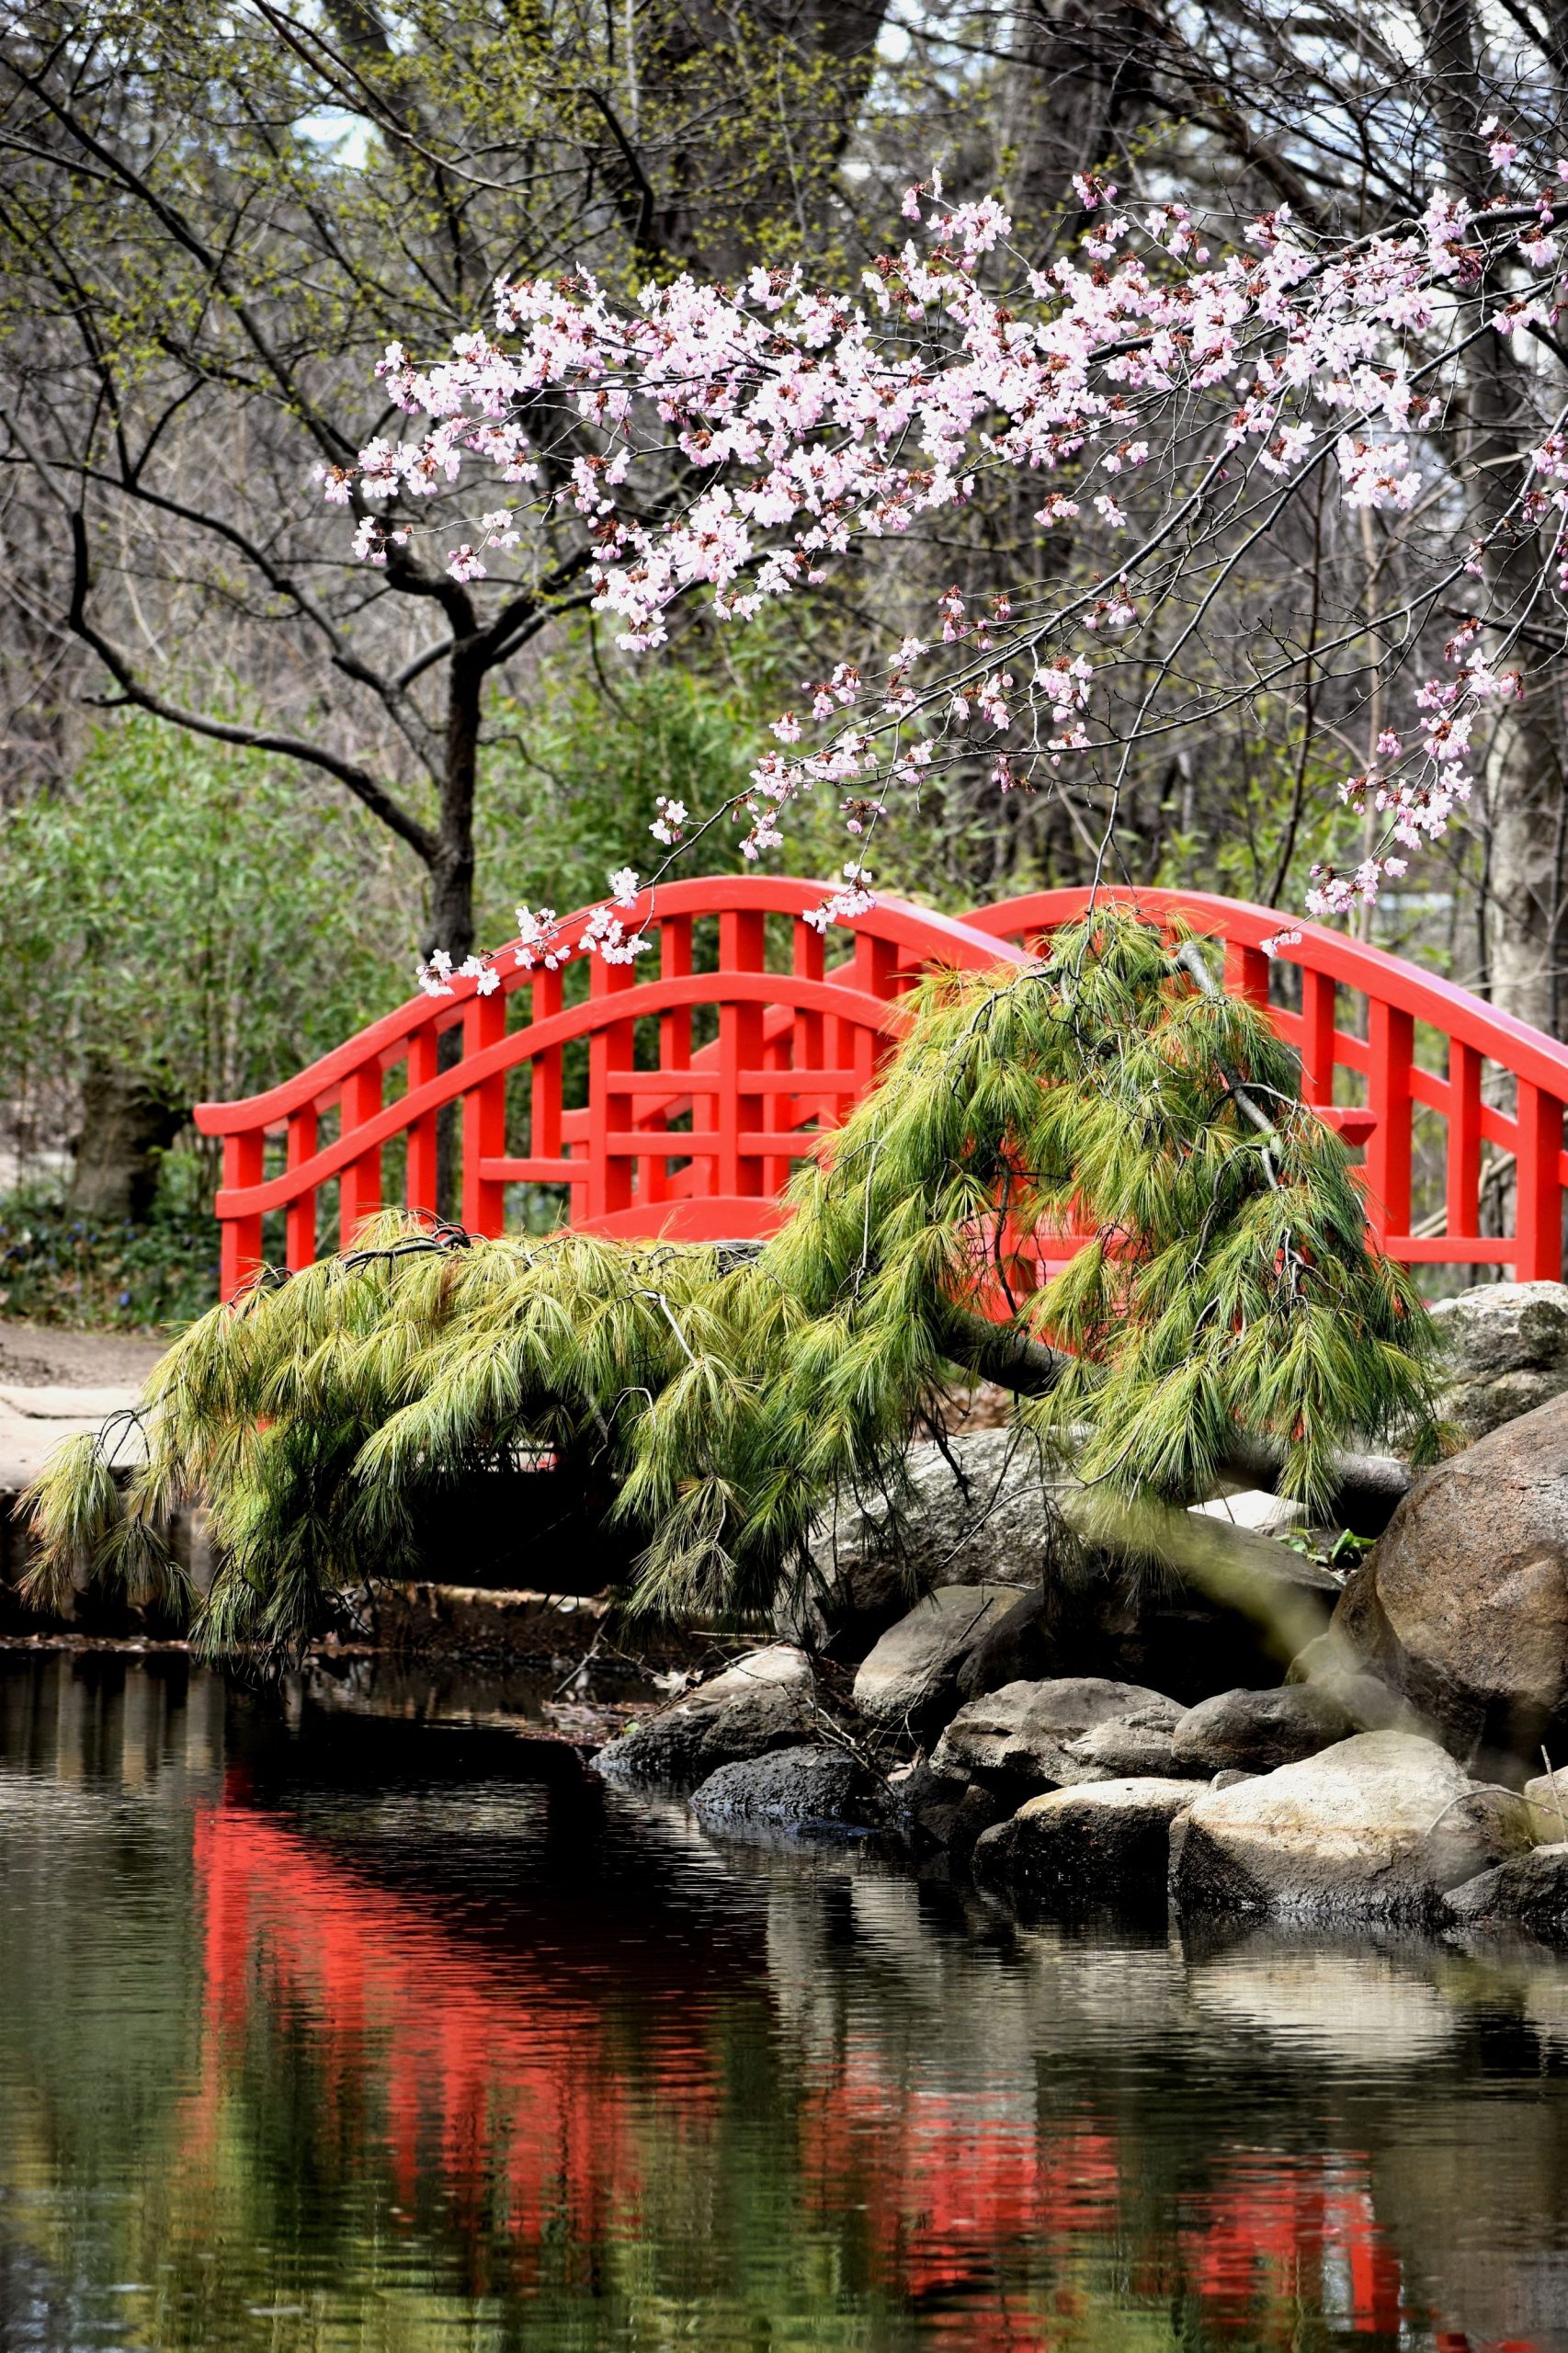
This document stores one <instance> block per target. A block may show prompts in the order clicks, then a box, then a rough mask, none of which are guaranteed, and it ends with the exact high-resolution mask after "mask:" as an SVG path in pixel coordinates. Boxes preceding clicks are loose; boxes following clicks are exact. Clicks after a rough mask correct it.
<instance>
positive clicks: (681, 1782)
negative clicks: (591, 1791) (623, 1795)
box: [594, 1643, 815, 1789]
mask: <svg viewBox="0 0 1568 2353" xmlns="http://www.w3.org/2000/svg"><path fill="white" fill-rule="evenodd" d="M814 1699H815V1687H814V1685H813V1683H812V1670H811V1665H810V1663H809V1661H808V1660H807V1659H806V1657H805V1655H804V1654H803V1653H801V1651H798V1650H795V1649H793V1648H792V1647H791V1646H790V1644H789V1643H773V1644H771V1645H770V1646H769V1647H768V1648H767V1650H760V1651H753V1652H751V1653H750V1654H748V1655H747V1656H746V1657H744V1658H742V1659H737V1660H736V1662H735V1664H734V1665H733V1666H730V1667H726V1668H725V1670H724V1672H723V1673H722V1675H716V1676H715V1677H714V1678H713V1680H712V1681H711V1683H703V1684H699V1686H698V1688H697V1689H696V1690H694V1691H688V1692H687V1693H685V1694H684V1695H683V1697H681V1698H680V1699H676V1700H673V1701H672V1702H671V1704H670V1705H669V1706H668V1707H667V1708H662V1709H661V1710H660V1711H659V1712H658V1714H657V1715H653V1716H644V1717H643V1718H642V1722H639V1723H634V1724H632V1725H631V1727H630V1729H629V1730H628V1731H626V1732H623V1733H621V1735H620V1737H619V1740H613V1741H611V1742H610V1744H609V1745H608V1747H607V1748H601V1749H600V1751H599V1753H598V1755H597V1757H596V1758H595V1760H594V1761H595V1764H596V1765H597V1768H598V1770H599V1771H600V1772H601V1773H605V1774H608V1776H609V1777H610V1778H611V1779H615V1780H623V1781H658V1782H664V1783H666V1784H668V1785H670V1786H672V1787H674V1788H677V1789H689V1788H691V1787H692V1786H693V1784H694V1783H696V1782H698V1781H701V1780H705V1779H707V1777H708V1775H709V1774H710V1773H712V1772H714V1771H716V1770H717V1768H719V1767H720V1766H721V1765H730V1764H733V1763H736V1762H738V1761H739V1760H740V1759H741V1758H743V1757H748V1756H767V1754H768V1752H769V1751H770V1750H772V1749H775V1748H789V1747H792V1746H795V1745H798V1744H799V1743H800V1742H801V1741H802V1740H806V1739H808V1738H809V1737H810V1735H811V1733H812V1728H813V1717H814Z"/></svg>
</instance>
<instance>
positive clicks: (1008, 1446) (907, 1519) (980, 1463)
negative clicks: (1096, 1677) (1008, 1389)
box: [776, 1429, 1071, 1658]
mask: <svg viewBox="0 0 1568 2353" xmlns="http://www.w3.org/2000/svg"><path fill="white" fill-rule="evenodd" d="M904 1468H905V1472H906V1474H907V1479H908V1489H907V1492H906V1493H905V1494H903V1495H891V1496H890V1495H884V1494H882V1493H881V1492H880V1491H879V1492H877V1493H874V1494H871V1495H842V1496H840V1497H839V1498H838V1500H837V1501H836V1502H835V1504H834V1505H832V1506H829V1508H828V1509H827V1510H826V1511H825V1512H824V1513H823V1515H822V1516H821V1518H819V1519H818V1520H817V1522H816V1524H815V1526H814V1527H813V1529H812V1534H811V1539H810V1543H809V1548H808V1550H809V1555H810V1566H809V1572H808V1574H807V1575H806V1577H805V1578H804V1580H803V1582H801V1584H799V1585H798V1586H793V1585H792V1586H790V1587H789V1588H788V1589H787V1590H786V1592H785V1593H784V1594H782V1595H781V1596H780V1598H779V1603H778V1609H777V1612H776V1619H777V1622H778V1630H779V1631H780V1632H781V1633H785V1634H788V1635H789V1636H790V1639H791V1640H792V1641H797V1642H801V1643H807V1644H808V1645H810V1646H812V1647H815V1648H831V1649H832V1650H834V1651H835V1653H837V1654H840V1655H843V1656H846V1657H851V1658H852V1657H854V1656H855V1655H856V1654H857V1652H858V1651H863V1650H865V1649H866V1648H867V1647H868V1646H869V1644H870V1643H873V1642H874V1641H875V1640H876V1638H877V1636H878V1635H879V1634H881V1633H882V1632H883V1631H885V1630H886V1629H887V1628H888V1627H889V1626H891V1625H892V1624H893V1623H894V1622H895V1620H898V1619H900V1618H902V1617H903V1615H904V1613H905V1612H906V1611H907V1609H908V1608H909V1606H910V1603H911V1601H912V1600H913V1599H914V1598H915V1596H916V1595H918V1594H922V1593H925V1592H927V1591H929V1590H931V1589H932V1588H933V1587H935V1586H982V1585H985V1586H995V1585H1006V1586H1013V1587H1014V1588H1015V1589H1016V1590H1017V1591H1023V1590H1025V1589H1027V1588H1028V1587H1029V1586H1037V1587H1041V1586H1045V1585H1046V1584H1047V1583H1051V1582H1054V1581H1055V1579H1056V1577H1057V1576H1058V1574H1059V1573H1060V1571H1061V1569H1062V1565H1063V1563H1064V1559H1065V1555H1066V1552H1068V1551H1070V1550H1071V1539H1070V1538H1068V1537H1067V1535H1066V1532H1065V1530H1064V1529H1063V1528H1062V1521H1061V1518H1060V1517H1059V1515H1058V1513H1057V1512H1056V1510H1055V1508H1054V1506H1053V1505H1052V1502H1051V1493H1052V1482H1051V1478H1050V1477H1049V1475H1048V1474H1047V1472H1046V1471H1045V1469H1044V1466H1043V1463H1042V1461H1041V1458H1040V1448H1039V1445H1038V1443H1037V1442H1036V1441H1035V1440H1034V1439H1033V1438H1029V1437H1028V1436H1027V1435H1026V1434H1024V1433H1022V1432H1020V1431H1018V1430H1017V1429H984V1430H969V1431H963V1432H960V1433H959V1434H958V1435H956V1436H954V1437H952V1438H948V1439H946V1440H945V1441H944V1442H943V1443H942V1444H941V1445H940V1446H938V1445H937V1444H936V1442H935V1441H934V1440H929V1439H923V1440H920V1441H918V1442H917V1443H916V1444H915V1445H913V1446H911V1447H910V1448H909V1449H908V1451H907V1453H906V1454H905V1456H904Z"/></svg>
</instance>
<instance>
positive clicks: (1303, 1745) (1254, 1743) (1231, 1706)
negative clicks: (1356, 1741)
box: [1171, 1683, 1356, 1778]
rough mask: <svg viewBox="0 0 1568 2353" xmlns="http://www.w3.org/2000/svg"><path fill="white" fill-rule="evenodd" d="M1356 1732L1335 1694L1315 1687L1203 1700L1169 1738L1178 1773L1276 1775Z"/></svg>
mask: <svg viewBox="0 0 1568 2353" xmlns="http://www.w3.org/2000/svg"><path fill="white" fill-rule="evenodd" d="M1355 1730H1356V1725H1355V1723H1354V1722H1353V1721H1352V1719H1351V1717H1350V1715H1349V1714H1348V1713H1347V1711H1346V1710H1345V1709H1344V1708H1343V1707H1341V1705H1340V1703H1339V1701H1338V1700H1337V1699H1335V1697H1334V1696H1333V1695H1332V1693H1330V1692H1327V1691H1324V1690H1322V1689H1320V1688H1318V1687H1317V1686H1316V1685H1315V1684H1311V1683H1294V1684H1286V1685H1285V1686H1284V1687H1283V1688H1281V1689H1278V1690H1274V1691H1217V1692H1216V1693H1215V1695H1214V1697H1213V1698H1212V1699H1200V1700H1199V1703H1198V1705H1197V1707H1196V1708H1188V1710H1187V1713H1186V1714H1185V1715H1184V1716H1183V1717H1182V1718H1181V1721H1180V1722H1178V1723H1177V1725H1176V1729H1175V1731H1174V1732H1173V1733H1172V1734H1171V1763H1172V1766H1173V1768H1174V1769H1175V1770H1176V1772H1178V1773H1199V1774H1202V1775H1203V1776H1205V1778H1207V1777H1208V1776H1210V1775H1211V1774H1214V1773H1225V1772H1238V1773H1272V1772H1273V1771H1274V1770H1275V1769H1276V1768H1277V1767H1278V1766H1280V1765H1295V1764H1298V1763H1299V1762H1300V1761H1301V1758H1302V1757H1303V1756H1316V1755H1317V1753H1318V1750H1319V1749H1320V1748H1331V1747H1332V1746H1333V1745H1334V1744H1335V1741H1336V1740H1346V1739H1348V1737H1349V1736H1350V1734H1351V1733H1353V1732H1354V1731H1355Z"/></svg>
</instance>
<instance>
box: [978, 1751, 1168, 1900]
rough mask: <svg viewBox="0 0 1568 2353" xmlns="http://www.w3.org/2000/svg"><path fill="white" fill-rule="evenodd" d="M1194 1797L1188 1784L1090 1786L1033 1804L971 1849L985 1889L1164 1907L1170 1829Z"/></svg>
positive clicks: (1136, 1781) (1145, 1781)
mask: <svg viewBox="0 0 1568 2353" xmlns="http://www.w3.org/2000/svg"><path fill="white" fill-rule="evenodd" d="M1198 1795H1199V1792H1198V1790H1196V1789H1195V1787H1194V1785H1193V1784H1192V1782H1190V1781H1181V1780H1168V1779H1127V1780H1115V1781H1091V1782H1088V1783H1085V1784H1084V1785H1083V1786H1081V1787H1080V1788H1077V1789H1063V1790H1049V1791H1048V1792H1047V1793H1046V1794H1045V1795H1043V1796H1041V1797H1036V1798H1030V1799H1029V1801H1028V1803H1027V1804H1026V1805H1024V1806H1022V1807H1020V1809H1019V1810H1018V1812H1017V1813H1016V1814H1014V1815H1013V1817H1012V1819H1011V1821H1009V1822H1003V1823H999V1824H996V1826H995V1827H994V1829H991V1830H987V1831H986V1832H985V1834H984V1835H983V1837H982V1838H981V1839H980V1840H979V1841H978V1843H977V1845H976V1847H975V1849H974V1873H975V1877H976V1878H977V1879H978V1880H979V1881H981V1883H982V1885H983V1886H993V1887H1001V1888H1005V1889H1006V1891H1007V1892H1008V1893H1013V1894H1028V1895H1037V1896H1042V1897H1045V1898H1048V1899H1055V1900H1056V1901H1058V1902H1061V1903H1063V1904H1074V1905H1077V1904H1094V1903H1096V1902H1102V1903H1125V1902H1126V1901H1128V1899H1129V1898H1137V1897H1142V1898H1144V1899H1145V1900H1147V1899H1151V1898H1154V1897H1158V1898H1159V1900H1160V1902H1161V1903H1162V1904H1163V1903H1164V1901H1165V1881H1166V1876H1167V1872H1168V1867H1169V1859H1170V1838H1171V1824H1173V1822H1176V1820H1177V1819H1178V1818H1179V1817H1180V1816H1181V1815H1183V1814H1185V1813H1187V1809H1188V1808H1189V1807H1190V1806H1191V1805H1192V1804H1193V1803H1194V1802H1195V1800H1196V1799H1197V1797H1198Z"/></svg>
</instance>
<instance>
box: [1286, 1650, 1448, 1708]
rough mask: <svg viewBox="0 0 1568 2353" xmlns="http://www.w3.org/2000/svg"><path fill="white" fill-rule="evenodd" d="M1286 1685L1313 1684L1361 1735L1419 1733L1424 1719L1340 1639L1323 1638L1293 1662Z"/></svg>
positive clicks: (1297, 1655)
mask: <svg viewBox="0 0 1568 2353" xmlns="http://www.w3.org/2000/svg"><path fill="white" fill-rule="evenodd" d="M1285 1680H1286V1681H1287V1683H1310V1684H1312V1686H1313V1687H1314V1688H1316V1689H1317V1690H1319V1691H1325V1692H1327V1693H1328V1695H1329V1697H1330V1698H1331V1699H1337V1701H1338V1702H1339V1705H1340V1706H1341V1707H1342V1708H1343V1709H1344V1711H1345V1712H1346V1715H1347V1716H1348V1717H1349V1719H1350V1721H1351V1723H1352V1724H1353V1726H1354V1727H1355V1729H1356V1730H1357V1731H1358V1732H1420V1731H1421V1730H1422V1729H1423V1726H1422V1722H1421V1719H1420V1717H1419V1715H1418V1714H1417V1713H1416V1711H1415V1709H1414V1708H1413V1707H1412V1706H1411V1704H1410V1702H1409V1700H1408V1699H1404V1698H1403V1697H1402V1696H1401V1694H1400V1693H1399V1692H1397V1691H1395V1690H1393V1689H1392V1688H1391V1687H1390V1686H1389V1685H1388V1684H1386V1683H1385V1682H1384V1681H1383V1680H1382V1677H1381V1676H1377V1675H1369V1674H1368V1673H1367V1671H1366V1669H1365V1668H1364V1667H1363V1666H1361V1665H1358V1661H1357V1658H1356V1655H1355V1654H1354V1652H1352V1651H1350V1650H1348V1649H1346V1645H1345V1643H1343V1641H1342V1640H1341V1638H1340V1636H1339V1635H1337V1634H1335V1633H1327V1634H1320V1635H1319V1636H1318V1638H1317V1640H1316V1642H1313V1643H1308V1644H1307V1646H1306V1648H1305V1649H1304V1650H1302V1651H1299V1652H1298V1653H1297V1654H1296V1656H1295V1657H1294V1658H1293V1659H1292V1660H1291V1662H1290V1673H1289V1674H1288V1675H1287V1677H1286V1678H1285Z"/></svg>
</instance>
